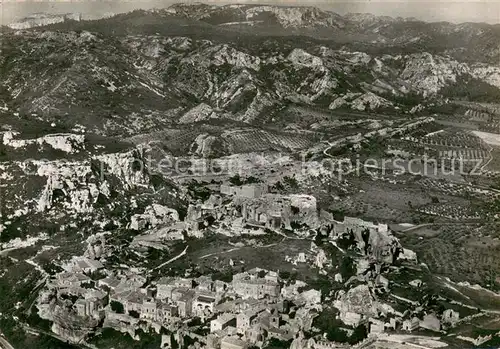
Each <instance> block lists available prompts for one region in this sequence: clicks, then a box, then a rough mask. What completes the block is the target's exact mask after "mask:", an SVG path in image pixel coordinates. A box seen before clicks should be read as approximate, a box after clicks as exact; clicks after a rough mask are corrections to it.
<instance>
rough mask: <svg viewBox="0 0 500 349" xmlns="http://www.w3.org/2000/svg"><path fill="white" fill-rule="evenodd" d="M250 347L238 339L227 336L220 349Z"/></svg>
mask: <svg viewBox="0 0 500 349" xmlns="http://www.w3.org/2000/svg"><path fill="white" fill-rule="evenodd" d="M247 347H248V345H247V344H246V343H245V342H243V341H242V340H241V339H239V338H238V337H232V336H227V337H224V338H222V340H221V342H220V349H247Z"/></svg>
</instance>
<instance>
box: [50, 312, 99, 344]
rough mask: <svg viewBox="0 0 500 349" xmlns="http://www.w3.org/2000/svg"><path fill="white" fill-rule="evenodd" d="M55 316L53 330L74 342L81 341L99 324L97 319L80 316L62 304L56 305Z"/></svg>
mask: <svg viewBox="0 0 500 349" xmlns="http://www.w3.org/2000/svg"><path fill="white" fill-rule="evenodd" d="M53 318H54V323H53V324H52V332H54V333H55V334H57V335H58V336H60V337H62V338H64V339H65V340H67V341H69V342H73V343H79V342H81V341H82V340H83V339H85V337H86V336H87V335H88V334H89V333H90V332H92V331H93V330H94V329H95V328H96V327H97V326H98V324H99V321H98V320H96V319H93V318H90V317H86V318H82V317H78V316H77V315H76V313H74V312H72V311H69V310H68V309H66V308H63V307H60V306H57V307H56V309H55V311H54V314H53Z"/></svg>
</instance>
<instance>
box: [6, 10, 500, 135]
mask: <svg viewBox="0 0 500 349" xmlns="http://www.w3.org/2000/svg"><path fill="white" fill-rule="evenodd" d="M223 10H224V11H226V10H227V11H229V12H231V13H232V12H234V11H236V10H238V11H239V10H242V11H243V12H244V13H245V16H250V14H253V15H255V16H257V15H259V16H261V15H262V13H272V14H273V15H274V16H275V17H276V18H277V20H278V23H279V25H280V26H282V27H283V28H284V29H286V30H289V29H290V30H293V28H302V27H309V26H311V25H313V24H314V25H316V26H323V27H331V26H337V27H339V28H340V27H342V26H344V27H346V26H348V24H346V23H344V22H342V21H340V19H338V18H337V17H336V16H333V15H330V17H328V16H327V17H325V16H326V14H324V13H320V12H321V11H320V10H317V9H311V8H283V9H282V8H274V7H269V6H268V7H266V6H264V7H252V6H250V7H213V6H208V7H198V6H188V7H186V6H181V5H178V6H175V7H172V8H170V9H167V10H165V11H160V12H158V13H156V12H154V13H146V14H144V13H142V12H141V13H132V14H129V15H127V16H128V17H127V18H128V19H131V18H132V19H136V20H139V19H143V17H144V16H146V15H147V16H149V17H148V18H153V19H154V20H155V23H154V25H153V28H154V29H157V28H159V27H160V25H161V24H162V23H166V22H167V21H170V17H165V16H177V17H190V18H194V19H196V20H197V23H201V22H203V21H207V23H212V22H214V21H215V19H213V18H212V17H210V16H215V14H214V12H213V11H216V13H218V12H217V11H223ZM200 11H201V12H200ZM207 11H208V12H207ZM318 11H319V12H318ZM165 13H167V14H165ZM207 16H208V17H207ZM331 16H333V17H331ZM118 17H119V16H118ZM118 17H113V18H110V19H104V20H100V21H90V22H78V23H76V22H75V23H64V24H63V25H64V26H63V27H58V26H57V25H56V26H54V27H53V28H51V29H50V30H49V29H40V30H38V29H36V30H31V31H15V32H12V33H5V34H4V35H2V36H1V37H0V41H1V45H0V46H1V47H2V48H1V53H2V55H1V57H0V69H1V72H2V75H3V76H4V77H5V78H4V79H3V80H2V83H1V89H0V92H1V93H0V104H2V105H3V107H2V109H3V110H5V111H7V112H9V113H19V114H21V115H33V116H37V117H41V118H43V119H44V120H45V121H48V122H53V121H58V122H60V123H62V124H64V125H65V126H66V127H67V128H69V129H71V128H74V127H75V126H77V125H83V126H84V127H86V128H87V129H89V131H91V132H94V133H98V134H106V135H110V134H112V135H124V134H128V135H133V134H137V133H141V132H147V131H148V130H155V129H158V128H162V127H165V126H166V125H171V124H175V123H177V122H181V123H191V122H198V121H202V120H207V119H217V118H229V119H234V120H237V121H243V122H245V123H257V124H261V123H266V122H269V121H270V120H271V119H272V116H273V114H274V112H275V111H276V110H279V109H280V108H281V107H282V106H283V105H284V104H286V103H289V102H293V103H299V104H310V105H315V106H321V107H324V108H327V107H330V108H331V109H337V108H340V107H341V108H352V109H355V110H376V109H392V110H402V111H409V110H411V109H412V108H413V107H415V106H416V105H417V104H419V103H420V102H424V101H425V100H426V99H428V100H440V99H442V97H443V96H442V95H441V91H442V90H443V89H445V88H448V89H447V95H446V96H445V97H446V98H449V97H453V86H454V85H455V84H457V82H458V81H459V80H474V81H477V82H479V83H481V84H483V85H484V86H487V88H492V89H496V88H498V87H500V67H498V66H495V65H492V64H488V63H468V62H466V61H460V60H457V59H454V58H452V57H451V56H449V55H447V54H446V53H445V52H443V53H441V54H436V53H432V50H429V52H421V53H404V54H394V53H393V54H388V53H383V54H381V53H378V54H374V53H372V52H369V51H368V52H362V51H357V50H355V49H354V48H352V47H351V48H349V47H347V46H346V47H343V48H338V47H336V46H335V45H333V44H332V45H330V44H329V43H328V42H317V41H302V42H300V43H299V42H297V41H296V40H293V39H286V38H282V37H264V36H263V37H254V38H253V39H252V40H240V41H233V40H226V42H221V37H220V36H216V35H215V34H213V36H212V37H211V40H208V39H206V38H203V39H202V38H196V37H193V36H175V35H172V36H163V35H145V34H134V35H130V34H127V35H121V34H120V35H111V34H110V33H107V32H103V31H101V30H100V29H102V26H104V24H107V25H108V26H112V25H113V24H114V22H113V21H117V20H118V19H117V18H118ZM177 17H176V18H177ZM214 18H215V17H214ZM332 18H334V19H336V20H337V19H338V21H334V20H333V19H332ZM348 18H351V19H350V20H351V21H354V19H356V21H358V22H360V23H361V24H360V25H361V26H367V25H366V24H364V23H365V22H366V21H367V20H369V19H370V18H368V19H364V20H361V19H360V18H359V17H358V16H351V17H348ZM353 18H354V19H353ZM122 19H123V18H122ZM377 20H379V21H389V22H390V23H393V22H396V23H399V22H401V21H400V20H388V19H383V18H382V19H377ZM219 21H220V20H219ZM371 21H374V19H371ZM333 22H335V23H336V24H333ZM337 22H338V23H337ZM403 22H404V23H407V21H403ZM169 23H170V22H169ZM339 23H340V24H339ZM206 25H210V26H212V27H213V25H212V24H206ZM349 25H350V26H352V23H351V24H349ZM174 26H175V25H174ZM55 29H58V30H55ZM83 29H88V30H93V29H95V30H96V31H95V32H91V31H87V30H83ZM207 35H208V34H207ZM409 52H411V50H409ZM449 87H451V88H449ZM408 96H411V97H412V98H413V97H414V96H418V98H417V99H415V98H413V99H414V100H413V102H408V100H409V98H408ZM406 102H408V103H406ZM123 120H127V122H125V123H124V122H123Z"/></svg>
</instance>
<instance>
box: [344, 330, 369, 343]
mask: <svg viewBox="0 0 500 349" xmlns="http://www.w3.org/2000/svg"><path fill="white" fill-rule="evenodd" d="M367 337H368V330H367V328H366V326H365V325H359V326H358V327H356V328H355V329H354V332H353V333H352V335H351V337H350V338H349V340H348V342H349V344H356V343H359V342H361V341H362V340H363V339H365V338H367Z"/></svg>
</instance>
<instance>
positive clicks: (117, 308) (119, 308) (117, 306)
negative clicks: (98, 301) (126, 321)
mask: <svg viewBox="0 0 500 349" xmlns="http://www.w3.org/2000/svg"><path fill="white" fill-rule="evenodd" d="M110 306H111V310H113V311H114V312H115V313H118V314H125V308H124V307H123V304H122V303H120V302H117V301H111V303H110Z"/></svg>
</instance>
